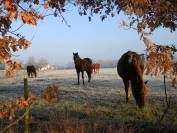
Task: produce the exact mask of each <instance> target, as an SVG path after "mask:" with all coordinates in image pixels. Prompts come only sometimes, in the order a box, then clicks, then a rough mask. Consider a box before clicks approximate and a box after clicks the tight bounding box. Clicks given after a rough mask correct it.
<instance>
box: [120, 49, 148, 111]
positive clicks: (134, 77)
mask: <svg viewBox="0 0 177 133" xmlns="http://www.w3.org/2000/svg"><path fill="white" fill-rule="evenodd" d="M117 72H118V74H119V75H120V77H121V78H122V80H123V82H124V86H125V93H126V102H129V100H130V99H129V98H130V83H131V88H132V93H133V96H134V98H135V100H136V103H137V104H138V106H139V107H140V108H142V107H144V106H145V102H146V91H147V88H146V85H145V83H144V81H143V72H144V56H142V55H139V54H137V53H136V52H132V51H128V52H126V53H125V54H123V55H122V57H121V58H120V60H119V61H118V64H117Z"/></svg>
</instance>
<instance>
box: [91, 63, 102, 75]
mask: <svg viewBox="0 0 177 133" xmlns="http://www.w3.org/2000/svg"><path fill="white" fill-rule="evenodd" d="M92 69H93V72H94V73H95V74H96V73H99V70H100V64H98V63H94V64H93V65H92Z"/></svg>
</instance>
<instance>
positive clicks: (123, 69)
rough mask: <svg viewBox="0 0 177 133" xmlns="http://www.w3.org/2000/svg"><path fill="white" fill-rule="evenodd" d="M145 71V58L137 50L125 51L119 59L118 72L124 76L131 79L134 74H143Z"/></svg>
mask: <svg viewBox="0 0 177 133" xmlns="http://www.w3.org/2000/svg"><path fill="white" fill-rule="evenodd" d="M143 71H144V58H143V57H142V55H139V54H137V53H136V52H132V51H128V52H126V53H124V54H123V55H122V56H121V58H120V59H119V61H118V64H117V72H118V74H119V75H120V77H122V78H126V79H130V78H131V77H132V76H133V77H134V76H136V75H142V74H143Z"/></svg>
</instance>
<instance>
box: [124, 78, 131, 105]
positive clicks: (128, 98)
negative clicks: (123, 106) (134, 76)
mask: <svg viewBox="0 0 177 133" xmlns="http://www.w3.org/2000/svg"><path fill="white" fill-rule="evenodd" d="M123 82H124V86H125V93H126V103H129V102H130V80H127V79H123Z"/></svg>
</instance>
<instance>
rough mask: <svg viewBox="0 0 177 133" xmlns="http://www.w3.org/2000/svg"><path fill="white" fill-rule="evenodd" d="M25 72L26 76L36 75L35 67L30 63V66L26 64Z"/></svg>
mask: <svg viewBox="0 0 177 133" xmlns="http://www.w3.org/2000/svg"><path fill="white" fill-rule="evenodd" d="M27 74H28V78H30V77H31V78H33V75H34V76H35V78H36V77H37V73H36V68H35V67H34V66H33V65H31V66H27Z"/></svg>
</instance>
